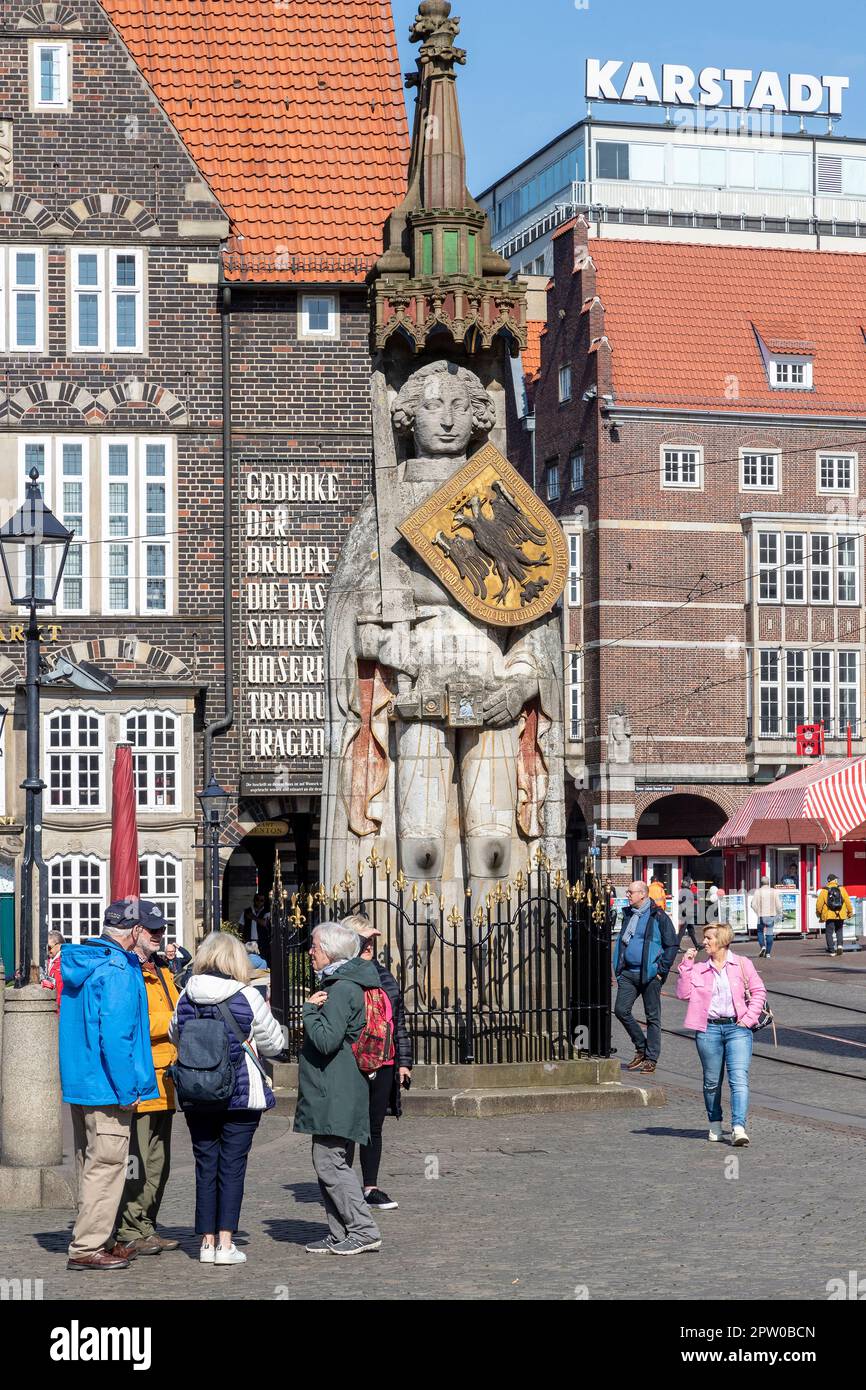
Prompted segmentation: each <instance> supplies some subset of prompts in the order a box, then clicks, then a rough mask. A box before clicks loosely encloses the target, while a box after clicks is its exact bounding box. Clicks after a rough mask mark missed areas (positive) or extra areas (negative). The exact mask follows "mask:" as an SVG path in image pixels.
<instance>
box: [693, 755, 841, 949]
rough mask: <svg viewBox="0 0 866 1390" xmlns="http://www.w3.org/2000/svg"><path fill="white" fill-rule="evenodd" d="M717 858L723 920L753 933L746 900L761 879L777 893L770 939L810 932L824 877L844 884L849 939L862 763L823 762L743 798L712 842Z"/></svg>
mask: <svg viewBox="0 0 866 1390" xmlns="http://www.w3.org/2000/svg"><path fill="white" fill-rule="evenodd" d="M713 844H715V845H717V846H718V847H720V848H721V849H722V850H723V851H724V860H725V907H726V914H727V920H728V922H729V923H730V925H731V926H733V927H734V929H735V930H736V931H738V932H745V931H754V930H756V928H757V920H756V918H755V915H754V913H753V912H752V911H751V908H750V907H749V898H750V896H751V894H752V893H754V891H755V889H756V888H757V887H758V886H759V884H760V881H761V877H762V875H763V874H767V875H768V876H769V879H770V882H771V883H772V884H773V885H774V886H775V887H777V888H778V889H779V890H780V892H781V893H782V901H783V905H784V910H785V919H786V920H785V923H784V924H783V925H781V926H779V927H777V932H782V933H784V932H785V931H789V932H806V931H816V930H818V927H819V924H818V922H817V920H816V917H815V902H816V899H817V896H818V891H819V889H820V887H821V886H822V884H824V883H826V881H827V875H828V874H836V876H837V877H838V879H839V881H840V883H844V885H845V887H846V888H847V890H848V893H849V895H850V897H851V900H852V903H854V906H855V912H856V916H855V917H854V918H852V919H851V920H850V922H848V923H847V924H846V931H845V936H846V939H849V940H853V939H854V938H855V936H856V935H857V924H858V923H859V921H860V920H861V918H862V912H863V906H862V903H863V900H864V899H866V758H830V759H827V760H826V761H821V762H818V763H815V764H813V765H812V766H810V767H804V768H801V769H799V771H797V772H793V773H791V774H790V776H788V777H782V778H780V779H779V781H778V782H774V783H773V785H772V786H769V787H762V788H760V789H759V790H757V791H754V792H752V793H751V795H750V796H749V797H747V799H746V800H745V801H744V802H743V805H742V806H741V807H740V808H739V810H738V811H736V812H735V814H734V815H733V816H732V817H731V818H730V820H729V821H727V822H726V824H725V825H723V826H722V828H721V830H720V831H719V832H718V834H717V835H715V836H714V837H713Z"/></svg>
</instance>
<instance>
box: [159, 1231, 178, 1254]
mask: <svg viewBox="0 0 866 1390" xmlns="http://www.w3.org/2000/svg"><path fill="white" fill-rule="evenodd" d="M156 1239H157V1240H158V1241H159V1248H160V1250H177V1249H178V1248H179V1246H180V1241H179V1240H170V1239H169V1238H168V1236H161V1235H157V1236H156Z"/></svg>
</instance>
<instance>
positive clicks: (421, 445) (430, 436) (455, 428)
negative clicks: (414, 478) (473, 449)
mask: <svg viewBox="0 0 866 1390" xmlns="http://www.w3.org/2000/svg"><path fill="white" fill-rule="evenodd" d="M472 428H473V426H472V402H471V400H470V399H469V388H468V387H467V385H466V383H465V382H463V381H460V379H459V378H458V377H454V376H451V375H446V374H444V373H437V374H436V375H434V376H429V377H427V379H426V380H425V382H424V394H423V396H422V398H421V400H420V402H419V403H418V406H417V407H416V410H415V449H416V451H417V454H418V456H419V458H460V457H462V456H463V455H464V454H465V453H466V450H467V449H468V448H469V441H470V439H471V438H472Z"/></svg>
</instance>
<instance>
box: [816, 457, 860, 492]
mask: <svg viewBox="0 0 866 1390" xmlns="http://www.w3.org/2000/svg"><path fill="white" fill-rule="evenodd" d="M825 461H826V462H828V463H831V464H832V465H833V479H834V482H833V486H832V487H825V486H824V485H823V484H822V482H821V474H822V472H823V464H824V462H825ZM840 463H847V464H849V465H850V469H851V482H850V486H849V487H838V486H837V485H836V479H837V478H838V476H839V469H838V465H839V464H840ZM858 474H859V455H858V454H856V453H851V452H849V451H847V450H844V449H838V450H836V449H819V450H818V452H817V453H816V455H815V491H816V492H817V494H818V496H819V497H828V496H835V497H856V496H857V489H858V483H859V477H858Z"/></svg>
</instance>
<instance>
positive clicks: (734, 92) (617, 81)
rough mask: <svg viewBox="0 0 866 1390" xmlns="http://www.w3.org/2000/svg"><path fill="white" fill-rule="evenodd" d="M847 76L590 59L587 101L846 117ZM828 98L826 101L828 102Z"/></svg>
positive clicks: (587, 63)
mask: <svg viewBox="0 0 866 1390" xmlns="http://www.w3.org/2000/svg"><path fill="white" fill-rule="evenodd" d="M850 85H851V82H850V78H848V77H815V76H813V75H812V74H811V73H806V72H792V73H789V74H787V75H781V74H780V73H778V72H767V71H766V70H765V71H762V72H759V73H754V72H752V70H751V69H750V68H714V67H706V68H701V69H700V71H699V72H695V70H694V69H693V68H690V67H687V66H686V65H685V64H684V63H662V64H661V66H660V67H657V68H655V69H654V68H653V65H652V63H628V64H627V63H626V62H625V60H624V59H622V58H608V59H606V60H604V61H602V59H600V58H587V60H586V99H587V101H624V102H628V101H635V102H648V103H650V104H651V105H658V106H721V107H725V108H727V109H730V110H733V111H764V110H767V109H769V110H771V111H777V112H779V113H780V114H781V115H786V114H787V115H796V116H799V115H821V116H841V114H842V93H843V92H844V91H847V89H848V87H849V86H850ZM825 100H826V105H823V103H824V102H825Z"/></svg>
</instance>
